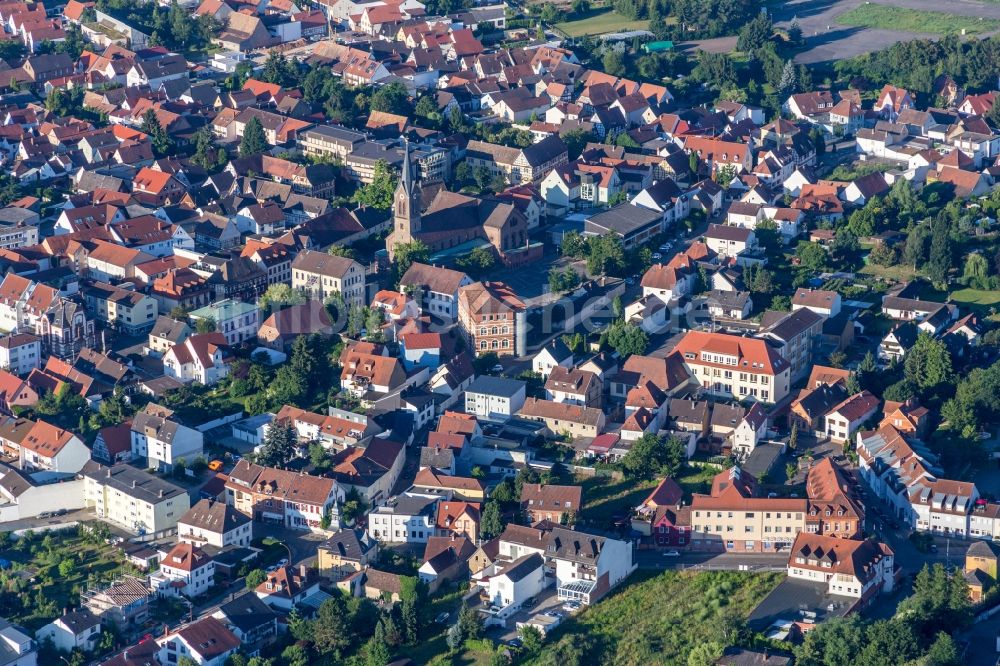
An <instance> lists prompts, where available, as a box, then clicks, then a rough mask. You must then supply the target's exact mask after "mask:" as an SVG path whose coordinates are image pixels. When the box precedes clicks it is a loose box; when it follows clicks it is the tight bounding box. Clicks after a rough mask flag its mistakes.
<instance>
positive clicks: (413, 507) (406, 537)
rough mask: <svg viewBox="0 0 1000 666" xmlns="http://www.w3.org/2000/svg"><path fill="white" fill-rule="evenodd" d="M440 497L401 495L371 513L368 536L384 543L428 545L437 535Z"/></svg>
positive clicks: (369, 515)
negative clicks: (436, 527) (428, 541)
mask: <svg viewBox="0 0 1000 666" xmlns="http://www.w3.org/2000/svg"><path fill="white" fill-rule="evenodd" d="M437 502H438V499H437V498H432V497H411V496H409V495H401V496H399V497H395V498H393V499H390V500H389V501H388V502H387V503H386V504H384V505H382V506H380V507H377V508H376V509H375V510H374V511H372V512H371V513H369V514H368V536H370V537H371V538H373V539H375V540H376V541H380V542H382V543H427V539H429V538H430V537H432V536H434V534H435V532H434V521H435V516H436V514H437Z"/></svg>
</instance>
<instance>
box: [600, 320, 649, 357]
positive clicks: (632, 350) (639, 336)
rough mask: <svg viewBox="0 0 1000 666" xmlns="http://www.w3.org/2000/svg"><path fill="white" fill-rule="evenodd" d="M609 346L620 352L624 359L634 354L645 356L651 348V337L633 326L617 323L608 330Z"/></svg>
mask: <svg viewBox="0 0 1000 666" xmlns="http://www.w3.org/2000/svg"><path fill="white" fill-rule="evenodd" d="M607 336H608V344H609V345H611V347H612V348H613V349H614V350H615V351H616V352H618V353H619V354H620V355H621V356H622V358H624V357H626V356H631V355H632V354H643V353H645V351H646V347H648V346H649V336H648V335H646V332H645V331H644V330H642V329H641V328H639V327H638V326H635V325H633V324H628V323H625V322H621V321H617V322H615V323H613V324H611V326H609V327H608V330H607Z"/></svg>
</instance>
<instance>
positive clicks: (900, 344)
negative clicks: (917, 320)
mask: <svg viewBox="0 0 1000 666" xmlns="http://www.w3.org/2000/svg"><path fill="white" fill-rule="evenodd" d="M919 333H920V331H919V329H918V328H917V326H916V325H915V324H914V323H913V322H912V321H907V322H902V323H899V324H896V326H894V327H893V328H892V330H891V331H889V332H888V333H886V334H885V337H884V338H882V341H881V342H880V343H879V346H878V357H879V360H881V361H886V362H892V361H901V360H903V357H904V356H906V353H907V352H908V351H910V349H912V348H913V345H915V344H916V342H917V336H918V335H919Z"/></svg>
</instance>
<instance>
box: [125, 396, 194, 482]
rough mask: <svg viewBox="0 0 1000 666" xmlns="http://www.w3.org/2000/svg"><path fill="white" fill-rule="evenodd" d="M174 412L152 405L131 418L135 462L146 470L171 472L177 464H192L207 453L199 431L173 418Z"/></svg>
mask: <svg viewBox="0 0 1000 666" xmlns="http://www.w3.org/2000/svg"><path fill="white" fill-rule="evenodd" d="M173 415H174V412H173V410H171V409H168V408H166V407H161V406H160V405H157V404H155V403H149V404H148V405H146V408H145V409H143V410H142V411H141V412H138V413H137V414H136V415H135V416H134V417H133V418H132V428H131V432H130V435H131V442H132V459H133V460H144V461H145V465H146V467H149V468H152V469H156V470H159V471H170V470H172V469H173V468H174V466H175V465H177V463H178V461H181V460H183V461H186V462H193V461H194V460H195V459H196V458H198V457H200V456H201V455H202V453H203V451H204V444H205V438H204V436H203V435H202V434H201V432H199V431H198V430H195V429H194V428H189V427H187V426H186V425H183V424H181V423H180V422H178V421H176V420H174V419H172V418H171V417H172V416H173Z"/></svg>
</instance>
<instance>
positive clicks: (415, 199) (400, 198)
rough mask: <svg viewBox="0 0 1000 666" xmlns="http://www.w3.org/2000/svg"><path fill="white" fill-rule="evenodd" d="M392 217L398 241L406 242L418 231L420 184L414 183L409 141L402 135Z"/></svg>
mask: <svg viewBox="0 0 1000 666" xmlns="http://www.w3.org/2000/svg"><path fill="white" fill-rule="evenodd" d="M393 218H394V224H393V226H394V227H395V230H396V236H397V238H398V242H401V243H407V242H409V241H411V240H413V239H414V234H416V233H418V232H419V231H420V186H419V185H416V184H414V182H413V175H412V166H411V164H410V141H409V139H407V138H406V137H403V173H402V176H401V177H400V179H399V185H397V186H396V194H395V195H394V197H393Z"/></svg>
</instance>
